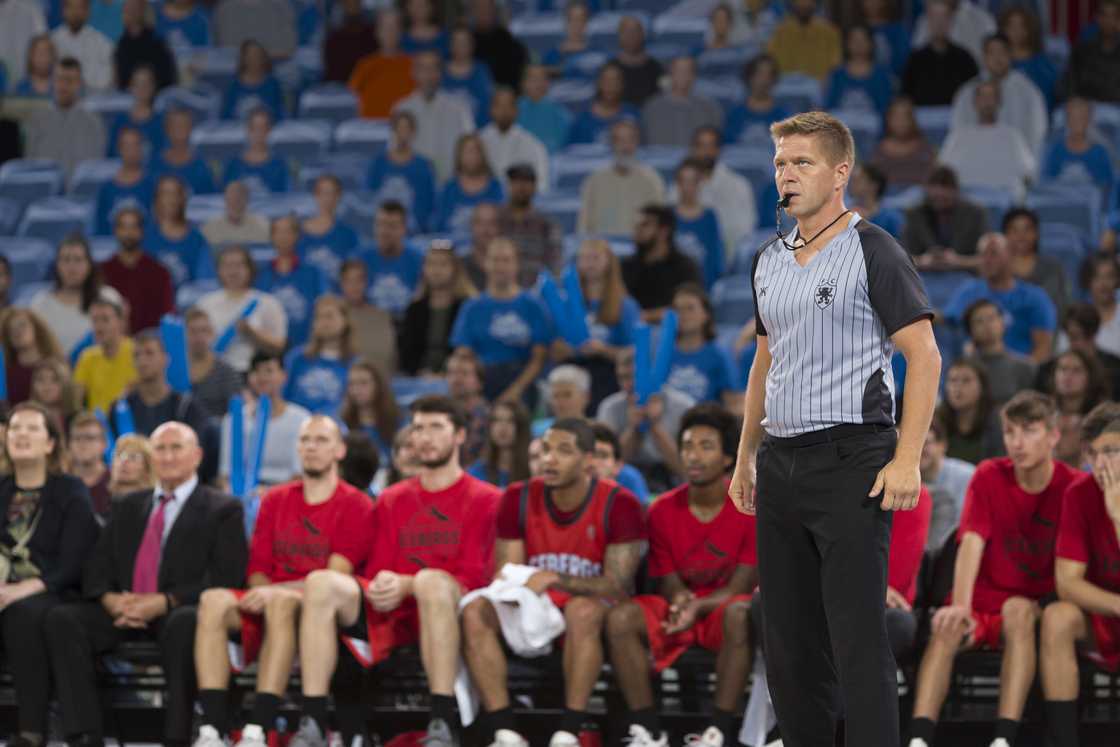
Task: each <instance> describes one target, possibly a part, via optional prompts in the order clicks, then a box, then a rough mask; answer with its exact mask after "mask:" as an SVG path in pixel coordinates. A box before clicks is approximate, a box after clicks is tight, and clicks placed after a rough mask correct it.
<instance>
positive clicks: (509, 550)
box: [494, 539, 525, 578]
mask: <svg viewBox="0 0 1120 747" xmlns="http://www.w3.org/2000/svg"><path fill="white" fill-rule="evenodd" d="M506 563H513V564H514V565H524V564H525V540H504V539H500V540H495V541H494V577H495V578H497V577H498V575H499V574H500V573H501V572H502V568H503V567H504V566H505V565H506Z"/></svg>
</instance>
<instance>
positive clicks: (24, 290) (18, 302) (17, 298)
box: [12, 281, 53, 307]
mask: <svg viewBox="0 0 1120 747" xmlns="http://www.w3.org/2000/svg"><path fill="white" fill-rule="evenodd" d="M52 285H53V283H48V282H45V281H40V282H36V283H20V284H19V285H17V286H13V287H12V306H24V307H26V306H29V305H30V304H31V299H33V298H35V296H36V295H38V294H39V291H45V290H50V289H51V286H52Z"/></svg>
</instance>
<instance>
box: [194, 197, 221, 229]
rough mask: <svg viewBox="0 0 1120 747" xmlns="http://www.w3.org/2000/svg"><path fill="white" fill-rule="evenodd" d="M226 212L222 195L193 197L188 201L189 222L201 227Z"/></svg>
mask: <svg viewBox="0 0 1120 747" xmlns="http://www.w3.org/2000/svg"><path fill="white" fill-rule="evenodd" d="M224 211H225V202H224V200H223V198H222V195H191V196H190V198H189V199H188V200H187V222H188V223H191V224H192V225H195V226H201V225H202V224H204V223H206V221H208V220H210V219H211V218H217V217H218V216H220V215H221V214H222V213H223V212H224Z"/></svg>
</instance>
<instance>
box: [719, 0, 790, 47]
mask: <svg viewBox="0 0 1120 747" xmlns="http://www.w3.org/2000/svg"><path fill="white" fill-rule="evenodd" d="M728 7H730V9H731V19H732V20H731V41H732V42H733V43H734V44H735V45H737V46H759V47H761V46H763V45H765V44H766V42H767V41H768V40H769V39H770V37H771V36H772V35H773V33H774V29H775V28H777V26H778V20H779V18H780V17H781V13H782V11H781V9H780V8H779V7H778V6H776V5H774V4H773V3H771V2H767V0H737V2H732V3H730V4H729V5H728Z"/></svg>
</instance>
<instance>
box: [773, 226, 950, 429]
mask: <svg viewBox="0 0 1120 747" xmlns="http://www.w3.org/2000/svg"><path fill="white" fill-rule="evenodd" d="M751 278H752V281H753V284H754V301H755V320H756V323H757V329H758V334H760V335H766V336H767V339H768V342H769V344H770V355H771V358H772V363H771V366H770V373H769V375H768V376H767V378H766V417H765V418H764V419H763V421H762V427H763V429H765V431H766V432H767V433H768V434H770V435H771V436H776V437H779V438H786V437H790V436H797V435H800V434H802V433H809V432H811V431H817V430H822V429H824V428H830V427H832V426H834V425H841V424H845V423H877V424H883V425H893V424H894V393H895V382H894V375H893V373H892V371H891V357H892V356H893V355H894V344H893V343H892V342H891V339H890V338H891V335H893V334H894V333H895V332H897V331H898V330H900V329H902V328H903V327H905V326H907V325H908V324H910V323H911V322H914V321H916V320H918V319H920V318H922V317H932V316H933V307H932V306H930V303H929V299H928V298H927V296H926V292H925V287H924V286H923V285H922V281H921V279H920V278H919V277H918V272H917V270H916V269H915V268H914V263H913V261H912V260H911V259H910V256H909V255H908V254H907V253H906V251H905V250H904V249H903V248H902V247H901V246H899V244H898V242H896V241H895V240H894V239H893V238H892V237H891V235H890V234H888V233H887V232H886V231H884V230H883V229H881V228H879V227H878V226H876V225H875V224H873V223H871V222H870V221H866V220H863V219H861V218H860V217H859V215H853V216H852V218H851V220H850V221H849V222H848V226H847V228H846V229H845V230H844V231H842V232H841V233H840V234H839V235H838V236H836V237H835V238H833V239H832V241H830V242H828V244H826V245H825V247H824V248H823V249H821V251H820V252H818V253H817V254H816V256H814V257H813V258H812V259H811V260H810V261H809V264H808V265H806V266H805V267H802V266H801V265H799V264H798V263H797V260H796V259H795V258H794V252H791V251H788V250H787V249H786V248H785V246H783V244H782V242H780V241H773V242H771V243H769V244H767V245H766V246H764V247H763V248H762V249H760V250H759V251H758V253H757V254H756V255H755V257H754V266H753V267H752V269H751Z"/></svg>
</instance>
